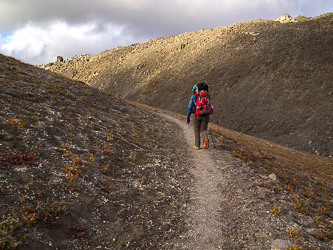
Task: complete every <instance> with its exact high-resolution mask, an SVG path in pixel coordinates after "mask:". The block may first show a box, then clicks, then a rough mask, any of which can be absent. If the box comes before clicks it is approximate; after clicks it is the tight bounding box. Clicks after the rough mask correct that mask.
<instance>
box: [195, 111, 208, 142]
mask: <svg viewBox="0 0 333 250" xmlns="http://www.w3.org/2000/svg"><path fill="white" fill-rule="evenodd" d="M208 122H209V115H205V116H203V115H194V121H193V126H194V138H195V146H196V147H200V134H201V137H202V141H204V140H206V139H207V132H206V130H207V126H208Z"/></svg>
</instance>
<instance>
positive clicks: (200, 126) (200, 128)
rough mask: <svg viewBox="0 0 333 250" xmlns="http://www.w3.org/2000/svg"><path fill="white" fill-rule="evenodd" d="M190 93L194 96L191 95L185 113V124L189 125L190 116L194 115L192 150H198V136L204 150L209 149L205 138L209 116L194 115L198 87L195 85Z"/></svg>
mask: <svg viewBox="0 0 333 250" xmlns="http://www.w3.org/2000/svg"><path fill="white" fill-rule="evenodd" d="M192 91H193V92H194V94H193V95H192V97H191V99H190V102H189V104H188V111H187V119H186V121H187V124H190V116H191V113H194V121H193V126H194V137H195V145H194V147H193V148H194V149H200V134H201V137H202V139H203V143H204V147H205V149H208V148H209V144H208V137H207V131H206V130H207V126H208V122H209V114H208V115H197V114H195V110H196V98H197V95H198V87H197V85H194V87H193V89H192ZM207 91H208V86H207Z"/></svg>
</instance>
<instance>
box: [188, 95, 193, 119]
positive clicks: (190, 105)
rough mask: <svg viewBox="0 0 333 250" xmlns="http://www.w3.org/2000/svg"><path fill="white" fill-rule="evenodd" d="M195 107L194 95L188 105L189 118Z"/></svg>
mask: <svg viewBox="0 0 333 250" xmlns="http://www.w3.org/2000/svg"><path fill="white" fill-rule="evenodd" d="M193 106H195V95H192V97H191V100H190V102H189V103H188V110H187V117H190V116H191V109H192V108H193Z"/></svg>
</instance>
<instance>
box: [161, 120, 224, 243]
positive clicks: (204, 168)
mask: <svg viewBox="0 0 333 250" xmlns="http://www.w3.org/2000/svg"><path fill="white" fill-rule="evenodd" d="M163 116H164V117H166V118H169V119H170V120H172V121H173V122H175V123H176V124H177V125H178V126H180V127H181V129H182V131H183V132H184V137H185V142H186V144H187V146H188V147H189V148H192V147H193V145H194V133H193V125H192V124H191V123H190V124H191V125H190V126H188V125H187V124H186V123H185V122H183V121H181V120H179V119H177V118H175V117H172V116H170V115H163ZM186 144H185V145H186ZM190 152H191V155H190V156H189V158H190V159H192V161H191V166H192V167H191V172H192V174H193V176H194V179H193V180H192V188H191V190H190V193H191V200H190V204H191V205H190V206H189V207H188V211H189V217H188V219H187V221H186V223H187V225H188V226H189V231H188V233H187V234H186V235H184V236H183V237H184V241H183V242H181V243H178V244H177V247H179V248H181V249H221V245H222V237H221V236H222V233H221V223H220V222H221V218H220V214H221V203H222V199H221V188H220V185H219V183H220V181H221V180H222V172H221V171H220V169H218V168H217V164H216V162H215V161H214V160H213V157H212V153H213V151H211V150H194V149H193V150H192V149H191V150H190Z"/></svg>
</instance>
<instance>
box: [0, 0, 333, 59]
mask: <svg viewBox="0 0 333 250" xmlns="http://www.w3.org/2000/svg"><path fill="white" fill-rule="evenodd" d="M332 11H333V0H0V53H2V54H5V55H9V56H13V57H15V58H17V59H21V60H23V61H24V62H28V63H32V64H44V63H49V62H53V61H56V57H57V56H58V55H61V56H63V57H64V59H67V58H71V57H73V56H75V55H79V54H82V53H88V54H92V55H95V54H97V53H99V52H102V51H104V50H107V49H112V48H116V47H118V46H126V45H129V44H132V43H137V42H145V41H147V40H149V39H153V38H155V37H160V36H170V35H178V34H181V33H184V32H190V31H194V30H200V29H204V28H215V27H218V26H227V25H229V24H233V23H237V22H244V21H249V20H255V19H259V18H264V19H274V18H277V17H279V16H281V15H283V14H285V13H288V14H290V15H291V16H292V17H297V16H298V15H303V16H307V17H315V16H318V15H320V14H323V13H327V12H332Z"/></svg>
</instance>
